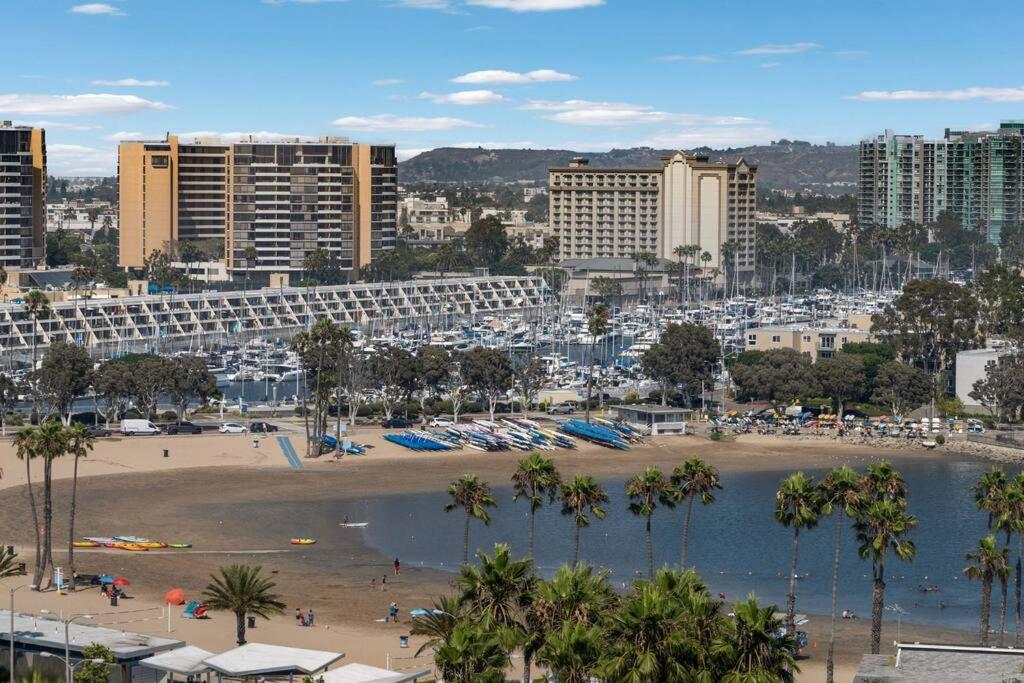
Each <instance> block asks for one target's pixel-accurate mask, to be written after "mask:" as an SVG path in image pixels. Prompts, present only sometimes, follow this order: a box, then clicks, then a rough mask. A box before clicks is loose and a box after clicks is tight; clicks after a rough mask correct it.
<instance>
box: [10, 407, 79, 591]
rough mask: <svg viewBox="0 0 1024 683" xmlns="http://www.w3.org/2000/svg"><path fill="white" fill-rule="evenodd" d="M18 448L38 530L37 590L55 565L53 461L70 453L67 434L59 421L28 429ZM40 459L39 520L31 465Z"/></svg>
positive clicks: (21, 435)
mask: <svg viewBox="0 0 1024 683" xmlns="http://www.w3.org/2000/svg"><path fill="white" fill-rule="evenodd" d="M14 448H15V451H16V452H17V454H18V458H19V459H21V460H24V461H25V472H26V477H27V483H28V492H29V507H31V508H32V521H33V525H34V528H35V541H36V563H35V570H34V571H33V581H32V583H33V585H35V586H37V587H38V588H37V590H39V589H41V588H42V581H43V577H44V576H46V567H47V566H49V565H50V564H51V563H52V557H53V555H52V545H51V541H52V529H53V524H52V522H53V461H54V460H56V459H57V458H60V457H62V456H63V455H64V454H65V453H66V452H67V431H66V430H65V428H64V426H63V425H62V424H61V423H60V422H58V421H56V420H49V421H47V422H45V423H43V424H42V425H40V426H39V427H28V428H26V429H23V430H21V431H19V432H18V434H17V435H16V436H15V437H14ZM36 458H39V459H41V460H42V461H43V514H42V522H41V523H40V519H39V509H38V508H37V507H36V497H35V492H34V490H33V486H32V467H31V461H32V460H34V459H36Z"/></svg>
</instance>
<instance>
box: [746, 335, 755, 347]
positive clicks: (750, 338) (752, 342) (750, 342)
mask: <svg viewBox="0 0 1024 683" xmlns="http://www.w3.org/2000/svg"><path fill="white" fill-rule="evenodd" d="M747 345H748V346H757V335H756V334H748V335H747Z"/></svg>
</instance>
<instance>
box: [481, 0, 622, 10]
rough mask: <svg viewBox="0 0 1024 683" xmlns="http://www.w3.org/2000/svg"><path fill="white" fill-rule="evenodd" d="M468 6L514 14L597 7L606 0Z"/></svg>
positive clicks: (509, 0)
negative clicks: (505, 10)
mask: <svg viewBox="0 0 1024 683" xmlns="http://www.w3.org/2000/svg"><path fill="white" fill-rule="evenodd" d="M466 4H468V5H477V6H479V7H491V8H494V9H507V10H512V11H513V12H554V11H557V10H566V9H581V8H583V7H597V6H599V5H603V4H604V0H466Z"/></svg>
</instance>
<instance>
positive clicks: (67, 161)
mask: <svg viewBox="0 0 1024 683" xmlns="http://www.w3.org/2000/svg"><path fill="white" fill-rule="evenodd" d="M46 166H47V169H48V170H49V172H50V173H52V174H54V175H113V174H114V173H115V172H116V170H117V150H116V149H110V148H103V149H101V148H97V147H88V146H86V145H68V144H60V143H51V144H48V145H46Z"/></svg>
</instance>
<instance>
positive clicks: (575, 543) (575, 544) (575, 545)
mask: <svg viewBox="0 0 1024 683" xmlns="http://www.w3.org/2000/svg"><path fill="white" fill-rule="evenodd" d="M572 535H573V539H572V568H573V569H576V565H577V564H578V563H579V559H580V524H579V522H577V523H576V528H575V530H574V531H573V532H572ZM1017 611H1018V613H1019V612H1020V610H1017Z"/></svg>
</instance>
